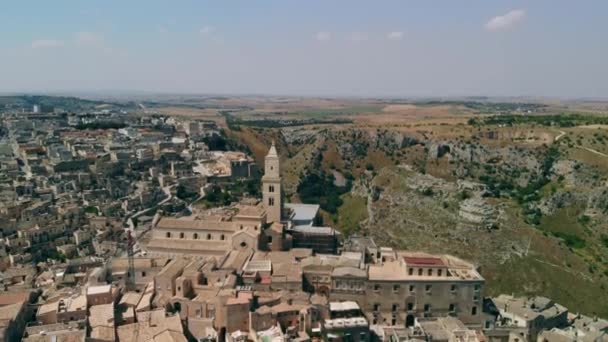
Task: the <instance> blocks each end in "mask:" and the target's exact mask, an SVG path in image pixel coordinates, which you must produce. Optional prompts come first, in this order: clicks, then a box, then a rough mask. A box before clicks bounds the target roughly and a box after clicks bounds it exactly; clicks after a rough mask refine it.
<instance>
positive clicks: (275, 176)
mask: <svg viewBox="0 0 608 342" xmlns="http://www.w3.org/2000/svg"><path fill="white" fill-rule="evenodd" d="M281 191H282V189H281V174H280V164H279V155H278V154H277V149H276V148H275V147H274V140H273V141H272V145H271V146H270V150H268V154H267V155H266V158H265V159H264V177H262V195H263V198H264V206H265V207H266V213H267V220H268V222H281V213H282V212H283V201H282V197H281V195H282V192H281Z"/></svg>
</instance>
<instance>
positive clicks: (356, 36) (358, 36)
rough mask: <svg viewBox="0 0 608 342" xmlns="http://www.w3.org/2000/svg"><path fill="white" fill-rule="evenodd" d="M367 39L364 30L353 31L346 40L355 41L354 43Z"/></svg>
mask: <svg viewBox="0 0 608 342" xmlns="http://www.w3.org/2000/svg"><path fill="white" fill-rule="evenodd" d="M368 39H369V36H368V35H367V33H365V32H353V33H352V34H351V35H350V37H348V40H350V41H351V42H355V43H358V42H364V41H366V40H368Z"/></svg>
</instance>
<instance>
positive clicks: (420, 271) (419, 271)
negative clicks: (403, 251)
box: [418, 268, 422, 276]
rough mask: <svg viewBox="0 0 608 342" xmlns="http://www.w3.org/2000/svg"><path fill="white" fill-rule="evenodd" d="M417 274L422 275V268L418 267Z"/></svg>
mask: <svg viewBox="0 0 608 342" xmlns="http://www.w3.org/2000/svg"><path fill="white" fill-rule="evenodd" d="M418 275H419V276H421V275H422V268H419V269H418Z"/></svg>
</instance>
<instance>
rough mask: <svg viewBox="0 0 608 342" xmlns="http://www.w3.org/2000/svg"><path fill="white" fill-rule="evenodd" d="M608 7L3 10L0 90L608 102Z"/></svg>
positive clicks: (270, 4) (429, 3) (314, 0)
mask: <svg viewBox="0 0 608 342" xmlns="http://www.w3.org/2000/svg"><path fill="white" fill-rule="evenodd" d="M606 13H608V2H607V1H604V0H597V1H592V0H590V1H565V0H564V1H562V0H537V1H501V0H492V1H488V0H471V1H464V0H462V1H447V0H446V1H435V0H424V1H423V0H419V1H409V0H386V1H383V0H378V1H371V0H368V1H359V0H348V1H345V0H344V1H342V0H306V1H296V0H282V1H278V0H277V1H263V0H260V1H252V0H248V1H247V0H230V1H219V0H218V1H179V0H176V1H165V0H146V1H143V0H141V1H140V0H132V1H115V0H106V1H94V0H92V1H76V0H71V1H68V0H54V1H29V0H19V1H17V0H11V1H8V0H7V1H5V2H4V3H3V4H2V5H0V42H1V43H0V91H4V92H10V91H59V92H70V91H114V90H130V91H150V92H172V93H226V94H232V93H234V94H243V93H252V94H291V95H325V96H331V95H355V96H458V95H498V96H520V95H521V96H559V97H608V81H607V80H608V66H607V61H608V44H607V43H606V36H608V20H606Z"/></svg>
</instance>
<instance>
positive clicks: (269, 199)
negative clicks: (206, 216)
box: [268, 197, 274, 206]
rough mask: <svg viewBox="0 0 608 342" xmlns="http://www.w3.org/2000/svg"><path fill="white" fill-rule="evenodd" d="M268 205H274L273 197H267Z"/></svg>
mask: <svg viewBox="0 0 608 342" xmlns="http://www.w3.org/2000/svg"><path fill="white" fill-rule="evenodd" d="M268 205H269V206H274V197H269V198H268Z"/></svg>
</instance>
